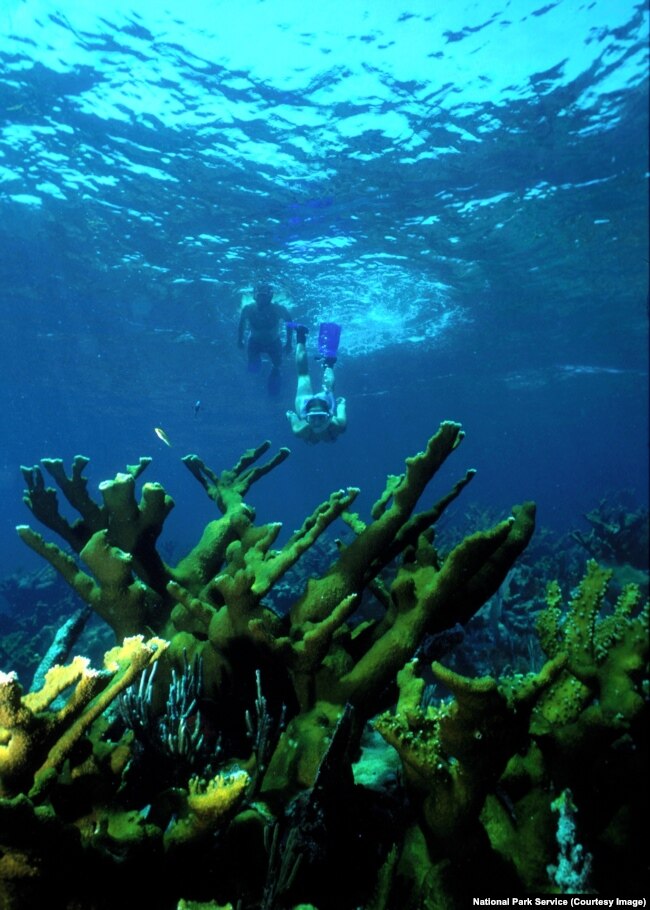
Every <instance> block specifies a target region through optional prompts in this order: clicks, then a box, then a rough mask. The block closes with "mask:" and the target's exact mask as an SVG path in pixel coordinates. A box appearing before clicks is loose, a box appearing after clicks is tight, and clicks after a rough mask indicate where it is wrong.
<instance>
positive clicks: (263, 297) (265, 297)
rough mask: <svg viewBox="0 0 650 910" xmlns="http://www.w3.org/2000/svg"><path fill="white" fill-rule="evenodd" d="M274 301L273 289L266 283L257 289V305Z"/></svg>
mask: <svg viewBox="0 0 650 910" xmlns="http://www.w3.org/2000/svg"><path fill="white" fill-rule="evenodd" d="M272 300H273V288H272V287H271V285H270V284H268V283H267V282H266V281H262V282H260V284H258V285H256V287H255V303H260V304H262V305H264V304H268V303H270V302H271V301H272Z"/></svg>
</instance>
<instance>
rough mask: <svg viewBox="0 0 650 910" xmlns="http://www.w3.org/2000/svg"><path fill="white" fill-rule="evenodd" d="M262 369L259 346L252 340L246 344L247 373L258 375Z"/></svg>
mask: <svg viewBox="0 0 650 910" xmlns="http://www.w3.org/2000/svg"><path fill="white" fill-rule="evenodd" d="M261 369H262V351H261V350H260V346H259V345H258V344H257V343H256V342H255V341H252V340H249V342H248V372H249V373H259V371H260V370H261Z"/></svg>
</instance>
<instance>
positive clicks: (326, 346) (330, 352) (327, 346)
mask: <svg viewBox="0 0 650 910" xmlns="http://www.w3.org/2000/svg"><path fill="white" fill-rule="evenodd" d="M340 338H341V326H340V325H339V324H338V323H337V322H321V324H320V330H319V332H318V353H319V354H320V355H321V357H323V358H324V359H325V360H332V361H336V355H337V353H338V349H339V341H340Z"/></svg>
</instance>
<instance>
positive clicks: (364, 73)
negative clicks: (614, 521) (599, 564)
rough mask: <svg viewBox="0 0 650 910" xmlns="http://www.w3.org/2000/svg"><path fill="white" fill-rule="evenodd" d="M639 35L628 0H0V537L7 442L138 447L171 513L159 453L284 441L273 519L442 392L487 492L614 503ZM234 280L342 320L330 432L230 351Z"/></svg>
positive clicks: (114, 457)
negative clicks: (311, 428)
mask: <svg viewBox="0 0 650 910" xmlns="http://www.w3.org/2000/svg"><path fill="white" fill-rule="evenodd" d="M647 39H648V13H647V5H646V4H645V3H642V4H637V3H634V2H632V0H594V2H589V3H587V2H579V0H558V2H551V3H546V4H545V3H541V2H529V0H510V2H495V0H478V2H472V3H469V2H459V3H455V4H451V3H439V2H431V0H428V2H423V0H408V2H399V0H391V2H388V0H377V2H374V3H366V2H361V0H347V2H339V0H329V2H327V3H322V4H304V3H302V2H293V0H277V2H272V0H236V2H235V0H222V2H218V0H212V2H207V0H206V2H200V0H199V2H196V0H195V2H192V3H181V2H180V0H170V2H168V3H163V4H154V3H147V2H139V3H129V2H109V3H107V4H104V5H102V6H101V7H100V6H98V5H95V4H82V3H79V2H74V0H67V2H61V3H54V2H52V3H49V2H45V0H22V2H17V0H0V117H1V121H0V269H1V276H2V286H3V295H2V307H3V317H4V319H3V324H4V328H3V332H2V341H1V344H2V349H1V357H2V370H3V385H2V394H3V407H2V414H1V416H0V431H1V432H2V435H3V452H2V463H1V464H0V492H2V497H3V511H2V534H3V540H4V539H5V535H6V540H7V544H6V546H5V547H4V553H5V555H6V557H7V559H9V561H10V557H9V554H11V559H13V558H14V557H13V552H12V547H13V546H14V544H13V530H12V528H13V524H15V523H16V521H20V520H24V517H25V516H24V515H23V512H22V507H21V504H20V494H21V489H22V481H21V479H20V475H19V474H18V472H17V466H18V465H19V464H20V463H23V464H33V463H34V462H35V461H36V460H38V459H39V458H40V457H42V456H44V455H48V456H58V455H60V456H62V457H64V458H66V459H69V458H70V457H71V456H72V455H74V454H75V453H77V452H78V451H82V452H83V453H84V454H87V455H89V456H90V457H91V458H92V462H91V469H90V470H91V473H92V471H93V470H96V472H97V479H102V478H103V477H105V476H108V475H109V474H110V475H112V474H113V473H114V472H115V471H117V470H120V469H121V468H122V467H123V465H124V463H126V462H132V461H133V460H134V459H137V457H138V456H139V455H143V454H153V455H154V459H155V463H154V466H152V468H151V469H150V471H151V472H152V476H151V479H157V478H160V479H163V480H164V481H165V483H166V484H167V485H168V486H169V487H170V491H171V492H172V493H173V494H174V495H177V496H178V497H179V511H180V509H181V505H182V502H183V501H184V499H188V500H189V497H191V496H192V495H193V493H190V492H189V487H190V485H191V483H192V481H191V479H190V478H186V477H185V475H184V473H183V469H182V468H180V467H179V465H178V458H177V456H179V455H182V454H185V453H186V452H188V451H197V452H198V453H199V454H201V456H202V457H204V458H205V460H206V461H208V462H209V463H211V464H213V466H214V468H215V469H219V470H220V469H221V468H223V467H225V466H227V465H229V464H231V463H232V461H233V460H234V459H235V458H236V457H238V455H239V453H240V452H241V450H242V449H243V448H245V447H247V446H249V445H253V444H257V443H258V442H260V441H261V440H262V439H265V438H269V439H271V440H272V442H273V444H274V445H275V446H279V445H290V446H291V448H292V450H293V456H292V459H291V460H290V462H289V463H288V465H287V466H283V467H282V469H279V470H278V472H277V474H276V475H275V477H276V479H275V481H273V482H267V489H266V491H262V490H260V493H259V494H258V495H259V497H260V502H259V505H260V509H261V514H262V516H263V517H265V518H266V517H267V515H266V511H268V512H269V513H272V516H273V517H275V518H280V519H282V520H285V521H287V522H289V524H291V522H295V521H298V520H299V517H300V516H302V514H303V513H304V512H305V511H307V510H308V509H309V510H310V509H311V508H312V507H313V505H315V503H316V502H318V501H320V498H322V497H323V496H325V495H326V494H327V493H328V492H329V491H330V490H331V489H333V488H335V487H337V486H340V485H347V484H358V485H360V486H362V487H363V488H364V490H365V489H366V488H367V489H368V496H369V498H370V500H372V499H373V498H374V497H376V495H378V493H379V490H380V488H381V486H382V485H383V480H384V477H385V474H386V473H387V472H393V471H399V470H400V467H401V464H402V462H403V459H404V457H405V456H406V455H408V454H410V453H412V452H414V451H416V450H417V449H418V448H420V447H421V446H422V445H423V444H424V442H425V440H426V438H427V437H428V436H429V435H430V433H431V432H432V431H433V430H434V429H435V428H436V426H437V425H438V423H439V421H440V420H442V419H446V418H450V419H457V420H460V421H461V422H462V423H463V424H464V425H465V427H466V430H467V434H468V436H467V440H466V441H465V443H464V445H463V449H462V452H463V454H462V455H461V454H459V455H458V456H455V457H457V458H458V459H459V463H456V464H455V465H454V470H455V471H456V472H457V473H458V472H461V471H464V469H465V467H467V466H475V467H477V468H478V469H479V473H478V475H477V478H476V480H475V481H474V482H473V489H474V490H475V495H476V496H477V497H478V498H479V499H483V500H485V501H487V502H489V503H494V504H495V505H497V506H498V507H499V508H500V509H503V510H506V511H507V510H508V509H509V508H510V506H511V505H512V503H513V502H516V501H518V500H520V499H522V498H535V499H537V500H538V501H539V503H540V511H541V517H542V519H543V520H544V521H547V522H550V523H553V521H558V522H560V523H564V524H568V525H571V524H572V523H575V522H576V521H578V520H579V518H580V514H581V512H582V511H585V510H586V509H588V508H590V507H592V506H593V505H594V504H595V502H597V501H598V499H599V498H600V497H601V496H603V495H605V494H606V493H607V492H608V491H609V490H613V489H620V488H623V487H631V488H633V489H634V490H635V491H636V495H638V497H639V499H640V500H641V501H645V499H646V498H647V479H646V475H647V445H646V441H647V373H648V370H647V273H648V254H647V241H648V229H647V171H648V146H647V130H648V122H647V121H648V116H647V109H648V98H647V87H648V82H647V75H648V71H647V66H648V62H647ZM260 279H266V280H270V281H272V282H273V284H274V286H275V288H276V291H277V295H278V298H280V299H282V300H283V301H285V302H286V303H287V305H288V306H289V307H290V308H291V310H292V312H293V314H294V316H295V317H296V318H297V319H299V320H301V321H303V322H305V323H306V324H308V325H309V326H310V327H312V328H313V334H312V338H313V337H314V334H315V328H316V326H317V324H318V322H319V320H321V319H326V320H336V321H339V322H340V323H341V324H342V326H343V334H342V344H341V356H340V359H339V363H338V364H337V374H338V375H337V382H338V389H339V391H340V393H341V394H345V395H346V397H347V399H348V408H349V413H350V426H349V429H348V432H347V433H346V435H345V436H344V437H342V438H341V439H340V440H339V441H338V442H337V443H336V446H335V447H327V448H325V447H322V446H321V447H318V448H313V449H311V448H310V449H308V448H306V447H304V446H303V445H302V444H301V443H299V442H296V443H294V442H293V440H292V438H291V437H290V433H289V429H288V425H287V423H286V419H285V416H284V412H285V410H286V408H287V407H290V406H291V405H292V399H293V388H292V386H293V365H292V363H291V362H289V363H287V364H286V366H285V369H284V387H283V392H282V395H281V397H280V399H278V400H270V399H269V398H268V397H267V396H266V393H265V390H264V382H263V378H260V377H253V376H249V375H247V373H246V370H245V364H244V362H243V360H242V355H241V353H240V352H239V351H238V350H237V348H236V344H235V334H236V324H237V319H238V313H239V307H240V305H241V302H242V299H247V295H248V294H249V293H250V289H251V288H252V287H253V285H254V283H255V282H256V281H258V280H260ZM197 401H200V403H201V404H200V407H199V408H198V410H197V409H196V408H195V404H196V402H197ZM155 426H163V427H164V428H165V430H166V432H167V433H168V435H169V437H170V439H171V440H172V442H173V446H172V448H171V449H168V448H166V447H164V445H163V444H162V443H160V441H159V440H158V439H156V437H155V436H154V435H153V427H155ZM154 474H155V478H154ZM454 476H455V475H454ZM464 495H465V496H467V495H469V494H468V493H466V494H464ZM178 521H179V522H180V523H179V524H178V527H177V528H176V533H178V534H182V533H183V528H184V525H183V524H182V522H188V523H189V520H188V516H187V512H186V510H184V515H183V518H182V519H178ZM188 533H190V532H189V531H188ZM192 533H193V532H192Z"/></svg>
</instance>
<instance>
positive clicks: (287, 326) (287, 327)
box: [281, 306, 293, 354]
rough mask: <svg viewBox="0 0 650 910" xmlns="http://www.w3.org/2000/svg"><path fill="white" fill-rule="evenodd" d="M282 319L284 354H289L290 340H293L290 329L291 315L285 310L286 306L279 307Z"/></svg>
mask: <svg viewBox="0 0 650 910" xmlns="http://www.w3.org/2000/svg"><path fill="white" fill-rule="evenodd" d="M281 310H282V318H283V320H284V331H285V336H284V351H285V354H290V353H291V347H292V346H291V340H292V338H293V329H292V328H291V313H290V312H289V310H288V309H287V308H286V306H283V307H281Z"/></svg>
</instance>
